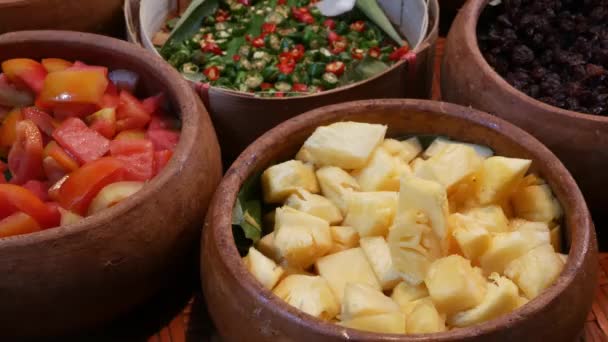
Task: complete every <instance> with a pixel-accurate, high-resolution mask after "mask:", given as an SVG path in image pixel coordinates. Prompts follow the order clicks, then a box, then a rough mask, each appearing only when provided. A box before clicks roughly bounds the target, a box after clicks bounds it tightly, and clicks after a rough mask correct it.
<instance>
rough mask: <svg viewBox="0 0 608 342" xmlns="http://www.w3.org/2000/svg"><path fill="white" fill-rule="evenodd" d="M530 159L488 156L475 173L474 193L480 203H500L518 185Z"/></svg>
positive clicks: (528, 166) (528, 165)
mask: <svg viewBox="0 0 608 342" xmlns="http://www.w3.org/2000/svg"><path fill="white" fill-rule="evenodd" d="M531 164H532V161H531V160H527V159H516V158H506V157H496V156H495V157H490V158H488V159H486V160H484V161H483V163H482V164H481V168H480V169H479V171H478V172H477V173H476V182H475V194H476V199H477V201H478V202H479V204H481V205H488V204H496V203H501V202H502V201H503V200H504V199H506V198H508V197H509V196H510V195H511V194H512V193H513V192H514V191H515V190H516V188H517V186H519V184H520V182H521V181H522V179H523V177H524V175H525V174H526V172H527V171H528V168H530V165H531Z"/></svg>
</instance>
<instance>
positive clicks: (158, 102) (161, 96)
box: [141, 93, 166, 114]
mask: <svg viewBox="0 0 608 342" xmlns="http://www.w3.org/2000/svg"><path fill="white" fill-rule="evenodd" d="M165 101H166V100H165V93H158V94H156V95H154V96H150V97H148V98H146V99H144V100H143V101H141V105H142V106H143V107H144V109H145V110H146V111H147V112H148V113H150V114H154V113H156V112H157V111H159V110H160V109H161V108H162V107H163V104H164V103H165Z"/></svg>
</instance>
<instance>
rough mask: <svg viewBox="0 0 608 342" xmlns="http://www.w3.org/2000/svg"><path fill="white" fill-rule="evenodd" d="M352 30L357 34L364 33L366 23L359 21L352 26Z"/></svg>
mask: <svg viewBox="0 0 608 342" xmlns="http://www.w3.org/2000/svg"><path fill="white" fill-rule="evenodd" d="M350 29H351V30H353V31H357V32H363V31H364V30H365V21H363V20H358V21H355V22H354V23H352V24H350Z"/></svg>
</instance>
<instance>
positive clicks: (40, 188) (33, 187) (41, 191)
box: [22, 180, 49, 202]
mask: <svg viewBox="0 0 608 342" xmlns="http://www.w3.org/2000/svg"><path fill="white" fill-rule="evenodd" d="M22 186H23V187H24V188H26V189H28V190H29V191H31V192H32V193H33V194H34V195H36V197H38V198H39V199H40V200H41V201H42V202H47V201H48V200H49V185H48V184H47V183H45V182H41V181H38V180H29V181H27V182H25V184H23V185H22Z"/></svg>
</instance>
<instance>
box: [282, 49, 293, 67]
mask: <svg viewBox="0 0 608 342" xmlns="http://www.w3.org/2000/svg"><path fill="white" fill-rule="evenodd" d="M279 63H280V64H289V65H295V64H296V61H295V59H294V58H293V55H292V54H291V52H281V53H280V54H279Z"/></svg>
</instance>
